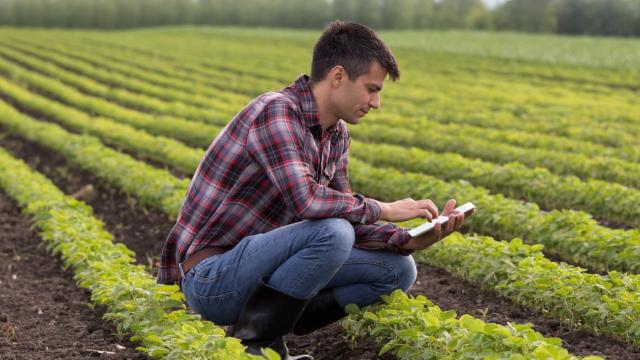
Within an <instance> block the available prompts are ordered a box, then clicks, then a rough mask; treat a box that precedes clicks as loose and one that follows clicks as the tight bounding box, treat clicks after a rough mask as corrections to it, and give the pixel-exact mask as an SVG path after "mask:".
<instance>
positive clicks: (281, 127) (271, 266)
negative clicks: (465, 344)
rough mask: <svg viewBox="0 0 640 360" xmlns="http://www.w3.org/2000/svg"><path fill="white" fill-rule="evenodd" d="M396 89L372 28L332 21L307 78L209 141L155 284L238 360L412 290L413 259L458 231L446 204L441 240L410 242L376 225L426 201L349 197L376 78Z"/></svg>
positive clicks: (410, 214)
mask: <svg viewBox="0 0 640 360" xmlns="http://www.w3.org/2000/svg"><path fill="white" fill-rule="evenodd" d="M387 74H389V75H390V76H391V78H392V79H393V80H396V79H398V77H399V76H400V73H399V70H398V66H397V64H396V60H395V58H394V57H393V55H392V53H391V51H390V50H389V48H388V47H387V46H386V45H385V44H384V43H383V42H382V40H380V39H379V38H378V36H377V35H376V34H375V33H374V32H373V30H371V29H370V28H368V27H366V26H364V25H360V24H357V23H352V22H341V21H336V22H333V23H331V24H330V25H329V26H328V27H327V28H326V29H325V31H324V33H323V34H322V36H321V37H320V39H319V40H318V42H317V44H316V45H315V48H314V52H313V60H312V68H311V77H310V78H309V77H308V76H306V75H302V76H300V77H299V78H298V79H297V80H296V81H295V82H294V83H293V84H292V85H290V86H289V87H287V88H284V89H283V90H281V91H279V92H271V93H266V94H263V95H261V96H259V97H258V98H256V99H255V100H253V101H252V102H251V103H250V104H249V105H248V106H247V107H245V108H244V109H243V110H242V111H241V112H240V113H238V114H237V115H236V116H235V118H234V119H233V120H232V121H231V122H230V123H229V124H228V125H227V126H226V127H225V128H224V129H223V130H222V132H221V133H220V134H219V135H218V136H217V137H216V139H215V140H214V141H213V143H212V144H211V146H210V147H209V149H208V150H207V152H206V154H205V156H204V158H203V160H202V161H201V163H200V165H199V167H198V169H197V170H196V173H195V175H194V176H193V180H192V182H191V186H190V188H189V190H188V192H187V196H186V199H185V201H184V203H183V205H182V208H181V211H180V215H179V217H178V221H177V223H176V224H175V226H174V227H173V229H172V230H171V233H170V234H169V236H168V238H167V241H166V243H165V246H164V249H163V253H162V258H161V265H160V270H159V274H158V282H160V283H175V282H178V281H179V282H180V285H181V288H182V291H183V292H184V294H185V296H186V299H187V302H188V304H189V306H190V307H191V308H193V309H194V310H195V311H196V312H198V313H200V314H201V315H202V317H203V318H204V319H207V320H211V321H213V322H214V323H216V324H218V325H233V326H230V328H229V330H228V334H229V335H230V336H234V337H237V338H240V339H241V340H242V343H243V344H244V345H246V346H247V349H246V350H247V352H249V353H252V354H259V353H260V348H261V347H271V348H273V349H274V350H276V351H278V352H279V353H280V355H281V356H282V357H283V358H289V359H311V357H310V356H307V355H301V356H298V357H290V356H289V354H288V350H287V348H286V345H285V343H284V341H283V336H284V335H286V334H287V333H289V332H291V331H293V333H295V334H306V333H309V332H311V331H313V330H315V329H318V328H320V327H323V326H325V325H328V324H330V323H332V322H334V321H336V320H338V319H340V318H342V317H344V316H345V315H346V314H345V312H344V307H345V306H346V305H347V304H350V303H354V304H357V305H358V306H366V305H369V304H371V303H374V302H376V301H378V300H379V299H380V295H382V294H389V293H390V292H391V291H393V290H394V289H398V288H401V289H403V291H406V290H407V289H409V287H410V286H411V285H412V284H413V282H414V281H415V278H416V267H415V263H414V262H413V258H412V257H411V256H410V254H411V252H413V251H414V250H417V249H424V248H426V247H428V246H430V245H431V244H433V243H435V242H437V241H438V240H440V239H441V238H443V237H445V236H447V235H448V234H450V233H451V232H453V231H455V230H458V229H460V227H461V226H462V222H463V221H464V215H463V214H458V213H454V212H453V207H454V206H455V201H454V200H450V201H449V202H448V203H447V205H446V206H445V208H444V212H443V214H444V215H448V216H450V221H449V223H448V224H447V225H446V229H441V228H440V225H437V226H436V228H435V231H433V232H431V233H429V234H428V235H422V236H419V237H415V238H412V237H411V236H410V235H409V234H408V231H407V230H406V229H402V228H399V227H397V226H396V225H394V224H392V223H384V224H383V223H378V222H377V221H378V220H386V221H390V222H393V221H403V220H408V219H412V218H416V217H423V218H427V219H432V218H434V217H437V216H438V209H437V207H436V206H435V205H434V204H433V202H431V201H430V200H417V201H414V200H412V199H404V200H400V201H396V202H392V203H385V202H381V201H377V200H374V199H370V198H367V197H365V196H363V195H360V194H352V192H351V188H350V186H349V179H348V176H347V160H348V147H349V135H348V131H347V127H346V124H345V122H346V123H350V124H353V125H355V124H358V123H359V122H360V121H361V119H362V118H363V117H364V116H365V115H366V114H367V112H369V110H371V109H378V108H379V107H380V92H381V91H382V88H383V83H384V79H385V77H386V75H387Z"/></svg>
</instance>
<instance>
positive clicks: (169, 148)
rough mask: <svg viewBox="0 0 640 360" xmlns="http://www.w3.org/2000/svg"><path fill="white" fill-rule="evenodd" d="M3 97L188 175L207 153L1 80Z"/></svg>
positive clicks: (0, 85)
mask: <svg viewBox="0 0 640 360" xmlns="http://www.w3.org/2000/svg"><path fill="white" fill-rule="evenodd" d="M0 97H4V98H7V99H10V100H11V101H12V102H13V103H15V104H17V105H19V106H20V107H21V108H25V109H27V110H28V111H29V112H37V113H38V114H43V115H45V116H46V117H47V118H49V119H51V120H54V121H56V122H58V123H60V124H63V125H64V126H65V127H67V128H69V129H72V130H73V131H76V132H79V133H87V134H90V135H95V136H98V137H100V139H101V140H102V141H104V142H106V143H108V144H112V145H115V146H116V147H118V148H121V149H124V150H125V151H129V152H134V153H135V154H137V155H138V156H140V157H144V158H148V159H152V160H155V161H158V162H162V163H165V164H168V165H170V166H172V167H173V168H175V169H177V170H179V171H181V172H182V173H184V174H185V175H190V174H192V173H193V172H194V171H195V170H196V167H197V166H198V162H200V159H201V158H202V154H203V153H204V149H200V148H192V147H189V146H186V145H184V144H183V143H181V142H179V141H177V140H174V139H171V138H166V137H162V136H153V135H149V134H148V133H146V132H144V131H139V130H136V129H134V128H132V127H131V126H128V125H124V124H120V123H117V122H114V121H112V120H109V119H107V118H103V117H91V116H89V115H87V114H86V113H83V112H81V111H78V110H76V109H74V108H71V107H67V106H64V105H62V104H60V103H57V102H55V101H51V100H49V99H48V98H46V97H43V96H40V95H37V94H34V93H31V92H29V91H27V90H25V89H24V88H22V87H20V86H17V85H15V84H13V83H11V82H9V81H6V80H5V79H4V78H2V77H0ZM216 131H219V129H216Z"/></svg>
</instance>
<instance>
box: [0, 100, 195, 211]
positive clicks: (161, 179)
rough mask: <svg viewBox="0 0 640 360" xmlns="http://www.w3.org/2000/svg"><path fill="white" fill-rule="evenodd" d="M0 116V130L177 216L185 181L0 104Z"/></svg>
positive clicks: (184, 189)
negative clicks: (29, 142) (49, 151)
mask: <svg viewBox="0 0 640 360" xmlns="http://www.w3.org/2000/svg"><path fill="white" fill-rule="evenodd" d="M0 113H1V114H2V116H1V117H0V126H2V128H3V129H5V130H6V131H8V132H10V133H13V134H16V135H18V136H21V137H23V138H25V139H27V140H29V141H33V142H35V143H38V144H40V145H42V146H45V147H48V148H50V149H52V150H54V151H56V152H58V153H60V154H61V155H63V156H64V157H65V158H66V159H67V161H69V162H70V163H71V164H73V165H75V166H78V167H79V168H81V169H84V170H86V171H89V172H91V173H93V174H94V175H96V176H97V177H98V178H100V179H102V180H103V181H105V182H108V183H112V184H114V185H116V186H117V187H119V188H120V189H121V190H123V191H124V192H126V193H128V194H133V195H134V196H135V197H136V198H137V199H139V200H140V202H141V203H142V204H143V205H148V206H153V207H157V208H159V209H161V210H163V211H164V212H165V213H166V214H167V215H169V217H171V218H175V217H176V216H177V214H178V210H179V207H180V204H181V202H182V199H183V198H184V194H185V193H186V191H187V187H188V186H189V180H188V179H178V178H176V177H174V176H173V175H171V173H169V171H167V170H164V169H157V168H154V167H153V166H151V165H147V164H145V163H142V162H140V161H137V160H135V159H133V158H132V157H131V156H129V155H125V154H123V153H120V152H118V151H116V150H113V149H110V148H108V147H106V146H104V145H103V144H102V143H101V142H100V141H99V140H98V139H96V138H94V137H91V136H86V135H74V134H71V133H69V132H67V131H65V130H63V129H62V128H61V127H60V126H58V125H55V124H48V123H43V122H39V121H36V120H33V119H31V118H29V117H28V116H25V115H22V114H20V113H18V112H17V111H15V110H14V109H13V108H12V107H10V106H8V105H6V104H5V103H4V102H2V101H0Z"/></svg>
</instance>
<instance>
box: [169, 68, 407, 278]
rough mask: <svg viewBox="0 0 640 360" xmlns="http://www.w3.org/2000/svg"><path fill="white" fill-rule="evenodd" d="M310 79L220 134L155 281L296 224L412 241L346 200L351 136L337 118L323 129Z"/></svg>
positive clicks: (268, 96)
mask: <svg viewBox="0 0 640 360" xmlns="http://www.w3.org/2000/svg"><path fill="white" fill-rule="evenodd" d="M308 81H309V77H308V76H306V75H301V76H300V77H299V78H298V79H297V80H296V81H295V83H294V84H292V85H290V86H289V87H286V88H284V89H282V90H281V91H279V92H269V93H265V94H263V95H261V96H259V97H257V98H256V99H255V100H253V101H252V102H251V103H250V104H249V105H247V106H246V107H245V108H244V109H242V111H240V113H238V114H237V115H236V116H235V118H234V119H233V120H231V122H230V123H229V124H227V126H226V127H225V128H224V129H223V130H222V131H221V132H220V134H218V136H217V137H216V138H215V140H214V141H213V142H212V143H211V146H210V147H209V149H208V150H207V152H206V153H205V155H204V158H203V159H202V161H201V162H200V165H199V166H198V169H197V170H196V172H195V174H194V176H193V179H192V181H191V185H190V186H189V190H188V191H187V195H186V198H185V200H184V202H183V204H182V207H181V209H180V214H179V215H178V219H177V222H176V224H175V225H174V227H173V229H172V230H171V232H170V233H169V236H168V238H167V240H166V242H165V244H164V249H163V250H162V257H161V259H160V268H159V272H158V278H157V281H158V283H162V284H173V283H176V282H177V281H178V279H179V270H178V263H180V262H182V261H184V259H185V258H187V257H188V256H190V255H191V254H193V253H195V252H196V251H198V250H200V249H203V248H206V247H209V246H223V247H228V248H233V247H234V246H235V245H236V244H237V243H238V242H240V240H242V239H243V238H244V237H245V236H248V235H254V234H260V233H264V232H268V231H270V230H273V229H275V228H278V227H281V226H284V225H287V224H291V223H294V222H297V221H301V220H302V219H323V218H332V217H335V218H344V219H347V220H348V221H349V222H351V223H352V224H353V225H354V230H355V233H356V245H355V246H356V247H357V246H358V243H359V242H364V241H375V242H383V243H386V248H387V249H389V250H392V251H395V252H398V253H400V254H403V255H407V254H409V253H411V252H410V251H404V250H402V249H400V246H402V245H404V244H405V243H406V242H407V241H408V240H409V238H410V235H409V234H408V231H407V230H406V229H402V228H399V227H397V226H396V225H394V224H391V223H386V224H381V223H375V222H376V221H377V220H378V218H379V216H380V207H379V206H378V204H377V203H376V202H375V201H374V200H372V199H369V198H366V197H364V196H363V195H360V194H352V193H351V188H350V186H349V178H348V176H347V158H348V149H349V133H348V131H347V127H346V125H345V123H344V121H343V120H339V121H338V122H337V123H336V124H335V125H334V126H332V127H330V128H328V129H326V130H324V131H323V130H322V127H321V126H320V124H319V123H318V122H319V119H320V118H319V115H318V112H317V109H316V102H315V99H314V97H313V94H312V92H311V88H310V87H309V83H308Z"/></svg>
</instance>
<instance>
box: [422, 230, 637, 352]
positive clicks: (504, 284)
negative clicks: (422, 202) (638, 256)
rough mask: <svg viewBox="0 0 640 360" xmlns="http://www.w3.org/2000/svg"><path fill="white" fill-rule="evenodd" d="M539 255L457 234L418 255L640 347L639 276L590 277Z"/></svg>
mask: <svg viewBox="0 0 640 360" xmlns="http://www.w3.org/2000/svg"><path fill="white" fill-rule="evenodd" d="M413 223H414V224H415V223H417V221H414V222H413ZM541 250H542V245H533V246H530V245H524V244H523V242H522V240H521V239H517V238H516V239H514V240H512V241H509V242H505V241H495V240H494V239H492V238H489V237H480V236H461V235H459V234H454V235H451V236H449V237H447V239H446V240H444V241H442V242H440V243H438V244H436V245H434V246H432V247H430V248H428V249H426V250H425V251H421V252H418V253H415V254H414V256H415V258H416V259H417V260H418V261H422V262H426V263H428V264H430V265H432V266H436V267H441V268H444V269H446V270H447V271H449V272H451V273H453V274H455V275H456V276H458V277H461V278H464V279H467V280H469V281H472V282H474V283H477V284H481V285H482V286H483V287H485V288H490V289H493V290H496V291H497V292H498V293H500V294H501V295H503V296H505V297H507V298H510V299H512V300H513V301H515V302H517V303H520V304H522V305H524V306H526V307H528V308H530V309H535V310H536V311H537V312H539V313H542V314H546V316H549V317H553V318H557V319H560V320H562V321H564V322H565V323H567V324H569V326H573V327H580V328H586V329H589V330H590V331H593V332H595V333H608V334H611V335H613V336H617V337H620V338H622V339H625V340H626V341H629V342H632V343H635V344H640V326H639V325H638V324H640V306H638V304H640V276H638V275H628V274H621V273H618V272H615V271H612V272H610V273H608V274H607V275H604V276H602V275H597V274H588V273H586V272H585V270H584V269H581V268H577V267H573V266H570V265H567V264H565V263H556V262H553V261H550V260H548V259H546V258H545V257H544V255H543V254H542V251H541Z"/></svg>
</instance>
